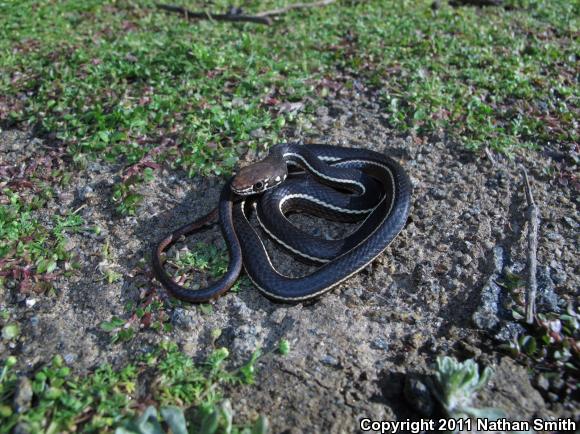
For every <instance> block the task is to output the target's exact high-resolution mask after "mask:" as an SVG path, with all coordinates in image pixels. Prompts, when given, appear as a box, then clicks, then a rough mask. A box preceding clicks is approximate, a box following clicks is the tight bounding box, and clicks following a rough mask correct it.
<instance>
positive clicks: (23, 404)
mask: <svg viewBox="0 0 580 434" xmlns="http://www.w3.org/2000/svg"><path fill="white" fill-rule="evenodd" d="M31 401H32V384H31V383H30V380H29V379H28V378H27V377H22V378H21V379H20V381H19V382H18V386H17V387H16V394H15V395H14V410H15V411H16V412H17V413H24V412H26V411H28V410H29V409H30V402H31Z"/></svg>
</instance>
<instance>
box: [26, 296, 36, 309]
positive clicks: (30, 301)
mask: <svg viewBox="0 0 580 434" xmlns="http://www.w3.org/2000/svg"><path fill="white" fill-rule="evenodd" d="M36 301H37V300H36V299H34V298H27V299H26V307H28V308H31V307H34V305H35V304H36Z"/></svg>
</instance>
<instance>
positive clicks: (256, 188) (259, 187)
mask: <svg viewBox="0 0 580 434" xmlns="http://www.w3.org/2000/svg"><path fill="white" fill-rule="evenodd" d="M253 188H254V191H262V189H263V188H264V183H263V182H262V181H258V182H256V183H255V184H254V187H253Z"/></svg>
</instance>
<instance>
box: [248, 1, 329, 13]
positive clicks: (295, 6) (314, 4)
mask: <svg viewBox="0 0 580 434" xmlns="http://www.w3.org/2000/svg"><path fill="white" fill-rule="evenodd" d="M335 2H336V0H322V1H318V2H312V3H294V4H292V5H288V6H286V7H285V8H280V9H272V10H271V11H264V12H258V13H257V14H256V15H255V16H256V17H272V16H275V15H282V14H285V13H286V12H289V11H291V10H294V9H308V8H319V7H322V6H328V5H329V4H332V3H335Z"/></svg>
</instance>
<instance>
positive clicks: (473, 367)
mask: <svg viewBox="0 0 580 434" xmlns="http://www.w3.org/2000/svg"><path fill="white" fill-rule="evenodd" d="M492 373H493V372H492V370H491V368H489V367H487V368H485V369H484V370H483V372H482V373H481V374H480V373H479V367H478V366H477V363H476V362H475V361H473V360H471V359H468V360H466V361H465V362H458V361H457V360H455V359H454V358H453V357H438V358H437V367H436V371H435V384H434V385H433V386H432V388H431V390H432V392H433V394H434V395H435V397H436V398H437V400H438V401H439V402H440V403H441V405H442V407H443V409H444V410H445V413H446V414H447V416H448V417H450V418H452V419H465V418H468V417H480V418H488V419H490V420H496V419H499V418H500V417H506V415H505V414H504V413H503V412H502V411H501V410H498V409H495V408H476V407H474V406H473V400H474V399H475V394H476V392H477V391H478V390H480V389H481V388H483V387H484V386H485V385H486V384H487V382H488V381H489V379H490V378H491V376H492Z"/></svg>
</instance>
